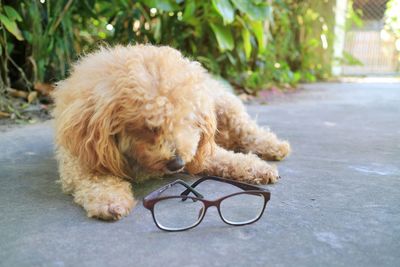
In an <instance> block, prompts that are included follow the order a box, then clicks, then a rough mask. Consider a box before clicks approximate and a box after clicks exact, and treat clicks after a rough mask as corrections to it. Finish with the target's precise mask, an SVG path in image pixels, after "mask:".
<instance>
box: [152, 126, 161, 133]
mask: <svg viewBox="0 0 400 267" xmlns="http://www.w3.org/2000/svg"><path fill="white" fill-rule="evenodd" d="M150 132H152V133H153V134H160V133H161V128H159V127H154V128H151V129H150Z"/></svg>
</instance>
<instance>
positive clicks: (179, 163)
mask: <svg viewBox="0 0 400 267" xmlns="http://www.w3.org/2000/svg"><path fill="white" fill-rule="evenodd" d="M166 166H167V169H168V170H169V171H171V172H176V171H179V170H181V169H183V167H185V162H184V161H183V159H182V158H181V157H179V156H176V157H175V158H173V159H172V160H170V161H168V162H167V165H166Z"/></svg>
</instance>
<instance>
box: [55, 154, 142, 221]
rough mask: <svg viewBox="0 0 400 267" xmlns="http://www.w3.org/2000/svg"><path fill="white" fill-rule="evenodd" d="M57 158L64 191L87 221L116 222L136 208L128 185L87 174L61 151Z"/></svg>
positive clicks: (124, 182)
mask: <svg viewBox="0 0 400 267" xmlns="http://www.w3.org/2000/svg"><path fill="white" fill-rule="evenodd" d="M57 158H58V161H59V171H60V182H61V185H62V189H63V191H64V192H65V193H68V194H72V195H73V197H74V201H75V202H76V203H77V204H79V205H80V206H82V207H83V208H84V209H85V210H86V212H87V215H88V217H95V218H99V219H103V220H119V219H121V218H122V217H124V216H126V215H128V214H129V212H130V211H131V210H132V208H133V207H134V205H135V204H136V201H135V200H134V198H133V194H132V190H131V184H130V183H129V182H128V181H125V180H123V179H121V178H119V177H115V176H111V175H105V176H97V175H93V174H90V172H88V171H86V170H84V168H82V167H81V166H80V165H79V163H78V160H77V159H76V158H74V157H73V156H71V155H70V154H69V153H68V152H66V151H65V150H63V149H59V150H58V151H57Z"/></svg>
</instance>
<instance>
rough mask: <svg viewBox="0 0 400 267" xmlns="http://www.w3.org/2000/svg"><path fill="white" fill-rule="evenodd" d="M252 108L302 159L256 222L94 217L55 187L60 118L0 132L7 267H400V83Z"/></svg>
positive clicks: (285, 166)
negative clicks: (190, 223)
mask: <svg viewBox="0 0 400 267" xmlns="http://www.w3.org/2000/svg"><path fill="white" fill-rule="evenodd" d="M248 109H249V111H250V112H251V114H252V115H253V116H254V117H257V118H258V121H259V123H261V124H263V125H269V126H270V127H271V128H272V129H273V130H274V131H276V132H277V133H279V134H280V135H281V136H282V137H284V138H287V139H288V140H290V142H291V143H292V146H293V154H292V156H291V157H290V158H289V159H287V160H286V161H284V162H282V163H279V168H280V172H281V176H282V177H283V178H282V180H281V181H280V182H279V183H278V184H276V185H273V186H268V188H269V189H270V190H271V191H272V199H271V201H270V202H269V204H268V207H267V211H266V213H265V215H264V217H263V218H262V219H261V220H260V221H259V222H257V223H256V224H253V225H249V226H244V227H232V226H228V225H225V224H223V223H222V222H221V221H220V219H219V217H218V215H217V212H216V211H215V210H210V211H209V212H208V213H207V215H206V218H205V219H204V221H203V223H202V224H201V225H200V226H198V227H197V228H195V229H193V230H191V231H187V232H180V233H166V232H161V231H160V230H158V229H157V228H156V227H155V225H154V224H153V221H152V219H151V216H150V213H149V212H148V211H147V210H145V209H144V208H143V207H142V206H141V205H140V204H139V205H138V206H137V207H136V208H135V209H134V211H133V213H132V214H131V215H130V216H129V217H127V218H125V219H123V220H122V221H120V222H116V223H107V222H101V221H97V220H94V219H89V218H86V217H85V213H84V211H83V210H82V209H81V208H80V207H78V206H76V205H74V204H73V203H72V200H71V197H70V196H67V195H63V194H62V193H61V191H60V188H59V186H58V185H57V184H56V182H55V181H56V179H57V169H56V162H55V160H54V157H53V150H52V131H51V126H50V123H44V124H38V125H33V126H27V127H23V128H16V129H13V130H8V131H6V132H3V133H0V215H1V217H0V266H400V205H399V201H400V153H399V151H400V116H399V115H400V84H376V83H370V84H314V85H309V86H306V89H305V90H301V91H299V92H297V93H294V94H292V95H288V96H286V97H282V98H278V99H276V100H274V101H272V103H270V105H267V106H257V105H253V106H249V108H248ZM167 181H169V180H159V181H152V182H148V183H146V184H143V185H140V186H136V188H135V192H136V194H137V195H138V196H139V197H142V196H143V194H145V193H146V192H149V191H150V190H152V189H154V188H156V187H157V186H159V185H161V184H164V183H166V182H167ZM213 190H217V191H218V190H219V189H218V188H217V187H215V188H214V189H213ZM221 191H222V190H221ZM214 193H222V192H214Z"/></svg>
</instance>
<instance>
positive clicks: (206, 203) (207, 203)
mask: <svg viewBox="0 0 400 267" xmlns="http://www.w3.org/2000/svg"><path fill="white" fill-rule="evenodd" d="M203 202H204V206H205V210H206V211H207V209H208V208H211V207H215V208H216V209H217V210H219V202H215V201H210V200H203Z"/></svg>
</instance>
